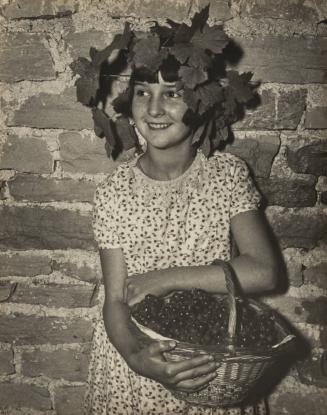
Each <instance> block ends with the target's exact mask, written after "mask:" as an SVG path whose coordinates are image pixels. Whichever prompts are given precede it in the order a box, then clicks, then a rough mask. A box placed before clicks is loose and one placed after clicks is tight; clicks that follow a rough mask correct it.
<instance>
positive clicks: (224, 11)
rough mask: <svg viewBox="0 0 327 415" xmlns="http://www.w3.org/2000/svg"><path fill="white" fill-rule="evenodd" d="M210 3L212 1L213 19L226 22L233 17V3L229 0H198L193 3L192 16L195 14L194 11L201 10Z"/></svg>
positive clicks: (211, 15) (211, 14) (210, 12)
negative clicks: (231, 8)
mask: <svg viewBox="0 0 327 415" xmlns="http://www.w3.org/2000/svg"><path fill="white" fill-rule="evenodd" d="M208 3H210V9H209V17H210V18H211V19H216V20H218V21H221V22H224V21H226V20H229V19H231V18H232V17H233V16H232V13H231V10H230V6H231V3H230V1H228V0H215V1H211V2H209V1H208V0H196V1H194V2H193V3H192V8H191V11H190V16H193V15H194V13H196V12H199V11H200V10H201V9H203V7H205V6H206V5H207V4H208Z"/></svg>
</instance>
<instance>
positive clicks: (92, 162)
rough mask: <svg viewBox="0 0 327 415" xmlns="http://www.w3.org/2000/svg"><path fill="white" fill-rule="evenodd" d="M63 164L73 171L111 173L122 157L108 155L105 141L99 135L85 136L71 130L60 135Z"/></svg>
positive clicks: (63, 166)
mask: <svg viewBox="0 0 327 415" xmlns="http://www.w3.org/2000/svg"><path fill="white" fill-rule="evenodd" d="M59 146H60V157H61V166H62V168H63V170H64V171H67V172H71V173H77V172H79V173H89V174H96V173H111V172H112V171H113V170H114V169H115V168H116V167H117V166H118V164H119V163H120V161H121V159H120V158H118V159H117V160H115V161H114V160H113V159H112V158H109V157H108V156H107V153H106V150H105V142H104V140H101V139H100V138H98V137H91V136H90V137H83V136H82V135H81V134H78V133H75V132H71V133H62V134H60V136H59Z"/></svg>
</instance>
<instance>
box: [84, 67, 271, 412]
mask: <svg viewBox="0 0 327 415" xmlns="http://www.w3.org/2000/svg"><path fill="white" fill-rule="evenodd" d="M164 72H165V71H164V69H163V67H161V69H159V70H157V71H154V72H153V71H143V72H142V71H139V73H138V71H137V70H135V71H134V74H133V76H132V79H131V85H130V89H131V96H130V104H131V105H130V108H129V110H130V112H129V114H130V117H131V120H132V122H133V123H134V124H135V129H136V131H137V133H138V135H139V137H141V138H142V140H143V141H144V142H143V144H145V145H143V152H141V153H140V154H138V155H136V156H135V157H134V158H133V159H132V160H130V161H127V162H123V163H121V164H120V165H119V167H118V168H117V169H116V170H115V171H114V172H113V173H112V174H111V175H110V176H109V177H108V178H107V179H106V180H105V181H104V182H103V183H102V184H101V185H100V186H99V187H98V189H97V192H96V196H95V214H94V231H95V236H96V239H97V242H98V245H99V249H100V257H101V264H102V271H103V279H104V285H105V302H104V306H103V319H102V320H100V321H99V323H98V325H97V327H96V330H95V334H94V342H93V348H92V353H91V360H90V367H89V379H88V391H87V396H86V403H85V411H86V414H93V415H100V414H101V415H115V414H120V415H148V414H149V415H150V414H158V415H164V414H169V415H173V414H174V415H175V414H212V415H221V414H238V415H240V414H265V413H267V412H266V409H265V406H264V404H263V403H259V404H258V405H257V406H256V407H255V408H254V407H246V408H229V409H226V410H225V409H222V408H205V407H198V406H191V405H189V404H187V403H186V402H184V401H181V400H178V399H176V398H175V397H174V396H173V395H172V394H171V393H170V392H169V391H168V390H167V389H166V388H165V387H164V386H168V387H169V388H170V389H175V390H178V391H185V392H192V391H196V390H199V389H201V388H203V387H205V386H206V385H207V384H208V383H210V381H211V380H212V379H214V377H215V376H216V372H215V369H216V364H215V362H214V360H213V358H212V356H210V355H201V356H197V357H194V358H192V359H185V360H183V361H180V362H167V361H165V359H164V357H163V352H165V351H169V350H172V349H173V348H174V347H175V346H176V344H175V342H173V341H153V343H152V344H151V345H150V346H147V347H144V346H143V347H142V346H140V344H139V343H138V341H137V339H136V338H135V337H134V336H133V333H132V332H131V330H130V328H129V306H131V305H133V304H135V303H137V302H139V301H140V300H142V299H143V298H144V297H145V295H146V294H149V293H150V294H154V295H165V294H167V293H169V292H171V291H174V290H188V289H191V288H194V287H196V288H200V289H203V290H206V291H208V292H212V293H225V292H226V288H225V279H224V273H223V270H222V269H221V268H220V267H219V266H217V265H211V264H212V263H213V261H214V260H215V259H218V258H219V259H222V260H225V261H230V264H231V265H232V266H233V268H234V270H235V273H236V274H237V276H238V279H239V282H240V284H241V286H242V288H243V290H244V291H245V292H247V293H259V292H262V291H269V290H271V289H273V288H274V286H275V274H276V273H275V271H276V270H275V268H276V265H275V262H276V261H275V258H274V254H273V248H272V245H271V243H270V241H269V238H268V235H267V232H266V228H265V225H264V222H263V220H262V217H261V215H260V213H259V211H258V210H257V207H258V203H259V199H260V197H259V194H258V192H257V190H256V189H255V187H254V185H253V183H252V181H251V179H250V177H249V174H248V169H247V167H246V165H245V163H244V162H243V161H241V160H240V159H239V158H237V157H236V156H233V155H231V154H228V153H221V152H215V153H214V154H213V155H212V157H210V158H207V157H206V156H205V155H204V154H203V152H202V151H201V150H200V149H199V148H197V146H196V145H194V144H193V143H192V142H193V141H194V140H193V136H194V129H193V128H192V119H189V120H188V122H186V120H185V113H186V112H187V110H188V107H187V105H186V103H185V100H184V99H183V94H184V93H185V91H184V90H183V89H182V88H181V84H180V82H179V80H180V75H179V73H178V71H175V79H174V78H171V77H170V76H168V75H167V74H165V73H164ZM231 235H232V237H233V239H234V240H235V242H236V244H237V247H238V251H239V256H237V257H235V258H231V250H230V244H231Z"/></svg>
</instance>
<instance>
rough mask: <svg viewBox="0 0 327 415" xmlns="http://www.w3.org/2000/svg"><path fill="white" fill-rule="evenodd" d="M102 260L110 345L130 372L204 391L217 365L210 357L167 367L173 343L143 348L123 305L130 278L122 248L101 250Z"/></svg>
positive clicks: (161, 343) (176, 385)
mask: <svg viewBox="0 0 327 415" xmlns="http://www.w3.org/2000/svg"><path fill="white" fill-rule="evenodd" d="M100 258H101V266H102V271H103V278H104V285H105V302H104V307H103V319H104V324H105V327H106V331H107V334H108V336H109V338H110V340H111V342H112V343H113V345H114V346H115V347H116V349H117V350H118V351H119V353H120V354H121V355H122V356H123V358H124V359H125V361H126V362H127V364H128V365H129V366H130V367H131V369H133V370H134V371H135V372H137V373H139V374H140V375H142V376H146V377H148V378H151V379H154V380H156V381H158V382H160V383H162V384H166V385H169V387H170V388H174V389H177V390H181V391H186V392H190V391H195V390H198V389H199V388H200V389H201V388H202V387H203V386H205V385H206V384H207V383H208V382H209V381H210V380H212V379H213V378H214V377H215V376H216V374H215V369H216V365H215V363H214V362H213V359H212V357H211V356H209V355H201V356H198V357H195V358H192V359H186V360H184V361H180V362H177V363H176V362H172V363H168V362H166V361H165V360H164V358H163V356H162V352H164V351H168V350H171V349H173V348H174V347H175V343H174V342H172V343H171V342H169V341H161V342H156V341H154V342H153V343H152V344H151V345H150V346H147V347H141V346H140V344H139V343H138V342H137V340H136V338H135V337H134V336H133V334H132V332H131V330H130V328H129V309H128V306H127V305H126V304H125V303H124V301H123V287H124V281H125V278H126V276H127V270H126V265H125V261H124V255H123V252H122V250H121V249H120V248H115V249H102V250H100Z"/></svg>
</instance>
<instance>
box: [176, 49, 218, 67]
mask: <svg viewBox="0 0 327 415" xmlns="http://www.w3.org/2000/svg"><path fill="white" fill-rule="evenodd" d="M170 50H171V53H172V54H173V55H174V56H175V58H176V59H177V60H178V61H179V62H180V63H181V64H182V65H183V64H185V63H186V61H187V63H188V64H189V65H191V66H194V67H199V68H208V67H209V66H210V64H211V59H210V56H209V55H208V54H207V53H206V51H205V50H204V49H201V48H199V47H196V46H194V45H193V44H192V43H177V44H176V45H174V46H173V47H172V48H170Z"/></svg>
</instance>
